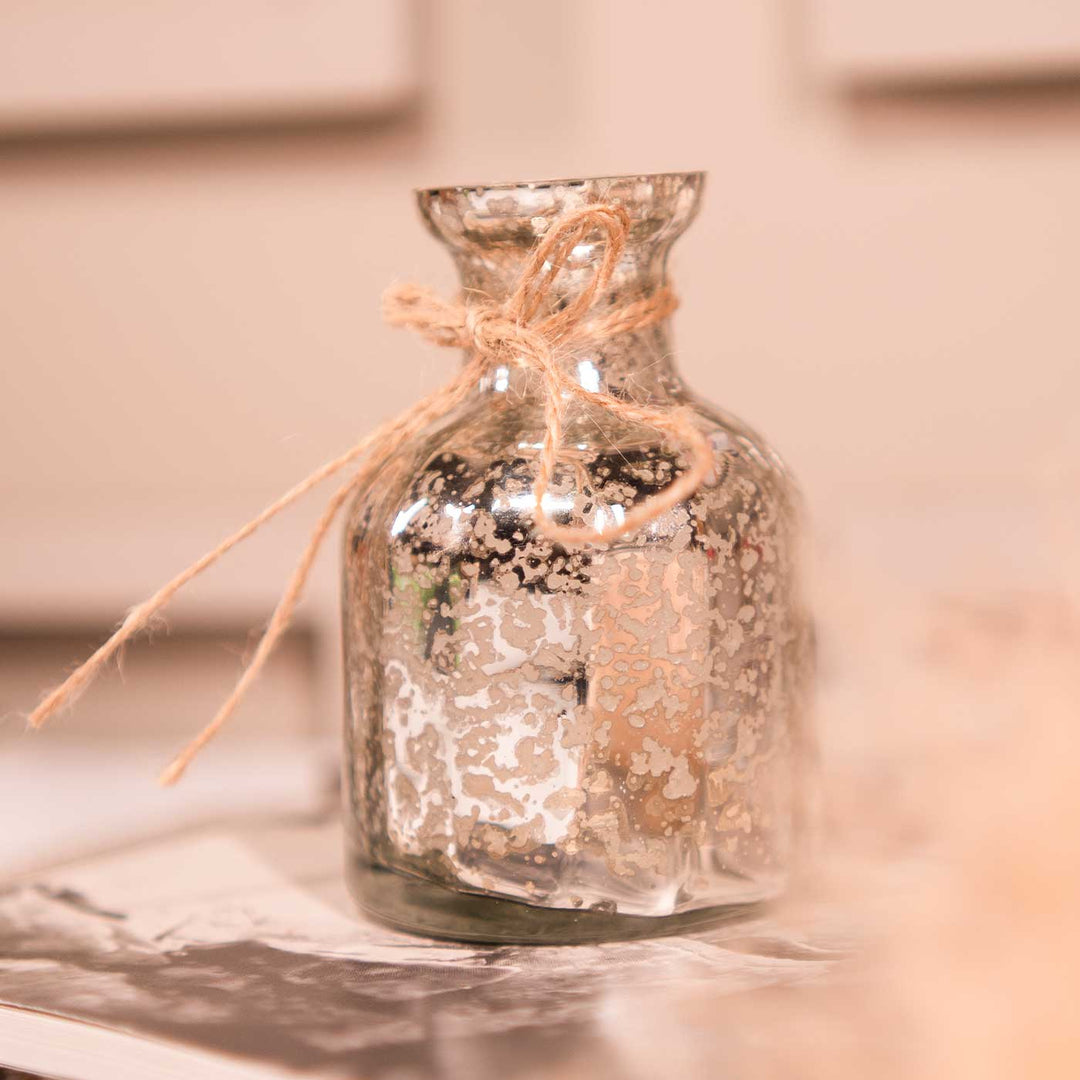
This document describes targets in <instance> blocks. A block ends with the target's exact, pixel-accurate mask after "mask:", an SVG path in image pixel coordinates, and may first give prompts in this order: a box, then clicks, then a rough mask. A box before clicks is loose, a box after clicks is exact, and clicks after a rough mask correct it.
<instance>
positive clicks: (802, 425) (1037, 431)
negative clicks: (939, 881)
mask: <svg viewBox="0 0 1080 1080" xmlns="http://www.w3.org/2000/svg"><path fill="white" fill-rule="evenodd" d="M810 10H811V8H810V7H808V6H807V5H805V4H799V3H795V2H793V0H788V2H782V0H763V2H759V3H737V2H724V3H718V4H712V3H693V2H690V0H670V2H668V3H665V4H663V5H657V4H652V3H644V2H631V0H589V2H577V3H575V2H571V0H557V2H552V3H545V4H544V5H542V6H541V5H526V4H502V3H494V2H491V3H480V2H467V0H454V2H444V3H430V4H429V5H428V8H427V10H426V14H425V22H426V27H425V29H424V32H423V40H424V47H425V51H426V58H425V79H426V81H427V89H426V93H425V95H424V101H423V103H422V105H421V106H420V107H419V108H418V110H417V112H416V113H415V114H414V115H411V116H409V117H406V118H404V119H403V120H401V121H400V122H399V123H396V124H395V123H391V122H386V123H380V124H378V125H374V126H371V127H369V128H363V127H356V128H350V127H341V128H338V129H336V130H313V131H310V132H295V133H292V134H281V133H278V134H274V133H262V134H260V133H257V132H252V133H247V134H244V135H241V136H228V135H224V134H220V135H205V136H190V137H171V138H148V139H136V138H130V139H124V138H113V139H102V140H100V141H99V142H95V141H93V140H82V141H80V142H78V143H64V142H53V143H42V144H40V145H26V144H21V145H15V146H10V147H7V148H3V149H0V155H2V157H0V187H2V194H0V236H2V238H3V239H2V248H0V250H2V256H0V295H2V296H3V302H2V311H0V320H2V324H0V342H2V348H3V383H4V393H3V403H4V409H3V417H4V419H3V423H2V424H0V462H2V463H3V464H2V466H0V493H2V494H0V498H2V500H3V506H4V517H5V520H6V522H7V524H6V526H5V530H4V532H5V535H4V539H3V544H4V545H5V546H4V548H3V553H4V560H3V561H4V563H5V564H6V565H7V567H8V569H7V570H6V571H3V576H2V577H0V593H2V594H4V595H7V596H8V598H9V599H8V601H7V604H6V608H7V610H6V611H5V612H3V614H4V617H5V619H6V621H8V622H9V623H11V624H12V625H14V626H16V627H18V626H21V625H29V624H30V623H33V622H35V621H42V620H45V619H46V617H47V619H48V620H49V621H50V622H52V623H56V622H62V621H63V619H64V613H65V611H66V610H68V609H69V607H70V608H71V609H73V610H74V609H78V610H79V611H80V612H81V614H80V618H81V619H82V620H83V621H84V622H87V621H89V622H94V621H95V620H96V621H97V624H100V625H104V624H105V623H107V622H108V621H111V618H112V615H111V614H109V613H110V612H112V611H113V610H114V609H115V610H116V611H118V610H119V609H120V608H122V607H123V606H125V605H127V604H129V603H131V602H133V601H135V600H137V599H138V598H139V594H140V592H141V591H142V590H145V589H147V588H150V587H152V586H153V585H155V584H156V583H157V582H158V581H159V579H161V578H162V577H163V576H165V575H167V574H169V573H171V572H173V571H174V570H175V569H177V568H178V567H179V566H181V565H183V564H184V562H186V561H189V560H190V559H191V558H194V557H195V556H197V555H198V554H199V553H200V549H201V546H202V544H203V543H204V542H206V543H209V542H212V541H214V540H216V539H217V538H218V537H219V535H220V534H221V533H222V532H223V531H224V530H225V529H226V528H227V527H231V526H232V525H234V524H235V523H237V522H238V521H240V520H241V519H243V518H245V517H246V516H247V515H248V514H249V513H251V512H252V511H253V510H255V509H257V508H258V507H259V506H260V505H261V503H262V501H263V500H264V499H265V498H267V497H269V496H271V495H273V494H275V493H276V492H277V491H278V490H279V489H282V488H284V487H285V486H286V485H287V484H289V483H291V482H292V481H293V480H295V479H297V478H298V477H300V476H302V475H303V474H304V473H305V472H306V471H308V470H309V469H311V468H312V467H314V466H315V465H316V464H318V463H320V462H321V461H322V460H323V459H324V458H326V457H327V456H329V455H331V454H333V453H335V452H336V451H339V450H340V449H341V448H343V447H344V446H346V445H347V444H348V443H349V442H350V440H352V439H353V438H354V437H355V436H356V435H358V434H360V433H362V432H363V431H365V430H366V429H368V428H369V427H371V426H372V425H373V424H374V423H375V422H376V421H378V420H379V419H380V418H383V417H385V416H387V415H389V414H391V413H393V412H394V411H395V410H397V409H399V408H401V407H402V406H404V405H405V404H406V403H408V402H409V401H411V400H413V399H414V398H415V397H416V396H417V395H418V394H420V393H422V392H423V391H424V390H426V389H428V388H431V387H433V386H434V385H435V384H436V383H437V382H438V380H439V379H440V378H442V377H443V375H444V374H445V372H446V371H447V369H448V367H449V366H450V365H451V364H453V363H454V358H453V357H452V356H450V355H443V354H439V353H438V352H437V351H435V350H431V349H428V348H426V347H422V346H419V345H418V344H417V343H416V342H415V341H413V340H410V339H409V338H408V337H407V336H405V335H403V334H401V333H399V332H392V331H390V330H388V329H386V328H384V327H383V326H382V325H380V322H379V316H378V296H379V293H380V291H381V289H382V288H383V286H384V285H385V284H386V283H387V282H388V281H390V280H391V279H393V278H395V277H399V278H404V277H410V278H411V277H416V278H418V279H420V280H425V281H431V282H434V283H437V284H441V285H443V286H447V287H449V286H450V285H451V283H452V277H451V273H450V270H449V266H448V263H447V260H446V259H445V257H444V256H443V254H442V253H441V252H440V251H439V250H438V248H437V247H436V245H435V243H434V242H433V241H432V240H431V239H430V238H428V237H427V235H426V234H425V233H424V232H423V230H422V229H421V227H420V225H419V223H418V221H417V218H416V215H415V212H414V210H413V206H412V202H411V197H410V194H409V189H410V188H411V187H413V186H417V185H429V184H436V183H449V182H471V181H482V180H497V179H508V178H529V177H533V178H538V177H549V176H559V175H581V174H607V173H617V172H636V171H654V170H673V169H682V168H705V169H708V170H709V171H710V187H709V191H708V195H707V200H706V207H705V211H704V213H703V215H702V217H701V219H700V220H699V222H698V223H697V224H696V225H695V226H694V227H693V228H692V229H691V231H690V233H688V235H687V236H686V237H685V238H684V240H683V241H682V242H681V244H680V246H679V248H678V250H677V253H676V257H675V263H674V269H675V274H676V279H677V282H678V285H679V287H680V289H681V291H682V293H683V297H684V301H685V304H684V308H683V311H682V312H681V313H680V314H679V316H678V323H677V328H678V344H679V347H680V350H681V363H682V368H683V370H684V372H685V374H686V375H687V376H688V378H689V379H690V380H691V381H692V382H693V384H694V385H695V386H696V387H697V388H698V389H699V390H700V391H701V392H702V393H704V394H705V395H707V396H708V397H710V398H712V399H714V400H715V401H717V402H719V403H721V404H723V405H724V406H726V407H728V408H730V409H731V410H733V411H735V412H737V413H739V414H741V415H742V416H744V417H745V418H746V419H748V420H749V421H751V422H752V423H753V424H754V425H755V426H756V427H758V428H760V429H761V430H763V431H765V432H767V433H768V435H769V436H770V437H771V438H772V440H773V441H774V443H775V444H776V445H777V446H778V447H779V448H780V450H781V451H782V452H783V453H784V454H785V455H786V456H787V457H788V458H789V459H790V461H791V462H792V463H793V465H794V467H795V470H796V472H797V473H798V475H799V476H800V477H801V478H802V481H803V485H804V487H805V489H806V491H807V494H808V496H809V500H810V504H811V506H812V508H813V510H814V513H815V516H816V518H817V522H818V531H819V535H821V536H823V537H824V538H825V542H826V545H828V544H835V545H840V546H842V545H843V544H850V543H852V542H853V541H852V539H851V538H852V537H863V538H864V539H865V540H866V544H865V545H864V546H863V547H862V548H861V549H860V550H861V551H862V552H863V557H865V558H870V559H872V560H873V559H877V560H879V561H880V562H881V564H882V565H883V566H884V567H885V568H886V569H888V567H889V564H890V560H896V559H900V558H903V559H905V560H910V559H911V558H914V562H915V565H916V569H915V570H911V568H910V567H907V568H906V569H905V570H904V573H906V574H914V576H915V577H916V578H919V577H920V576H921V577H925V579H926V580H927V581H932V582H933V583H934V584H942V583H944V584H946V585H947V584H948V577H949V575H950V574H952V573H957V574H960V575H965V574H971V573H972V572H973V571H972V567H973V566H975V567H979V568H980V569H979V571H978V572H979V573H981V574H983V575H984V576H986V575H989V574H991V573H997V572H999V570H1000V567H1002V566H1004V567H1006V568H1008V567H1010V566H1011V567H1012V569H1014V570H1016V571H1017V573H1018V578H1017V580H1018V581H1020V582H1021V583H1031V582H1034V583H1035V584H1041V583H1043V578H1045V577H1047V575H1046V574H1044V573H1043V570H1042V569H1040V568H1038V567H1036V568H1035V569H1034V570H1032V569H1031V567H1030V566H1028V567H1024V566H1020V565H1019V563H1020V559H1019V557H1018V556H1017V554H1016V548H1017V545H1018V544H1020V545H1022V544H1023V543H1024V541H1025V537H1027V538H1028V540H1029V542H1031V543H1035V544H1036V545H1037V544H1038V543H1040V542H1041V541H1040V540H1039V539H1038V538H1037V537H1033V535H1032V534H1033V532H1034V531H1035V530H1033V529H1031V528H1029V527H1028V525H1029V524H1030V520H1029V522H1028V525H1025V523H1024V521H1022V520H1020V518H1019V517H1018V515H1013V514H1010V513H1009V512H1008V511H1007V507H1008V506H1009V505H1010V503H1012V502H1013V501H1014V500H1018V501H1019V503H1020V504H1021V505H1023V506H1027V505H1029V503H1030V502H1031V500H1032V499H1033V498H1034V497H1035V495H1037V494H1038V493H1039V492H1040V491H1045V490H1046V488H1047V485H1048V484H1052V483H1057V482H1058V481H1064V482H1065V483H1066V484H1067V487H1066V488H1065V490H1066V491H1067V492H1068V493H1069V498H1070V499H1071V493H1072V492H1074V491H1075V490H1076V487H1077V486H1078V485H1077V469H1076V465H1077V457H1078V455H1077V450H1078V448H1080V445H1078V441H1077V439H1076V437H1075V436H1073V434H1072V431H1073V426H1074V422H1073V416H1074V410H1075V404H1074V403H1075V401H1076V399H1077V397H1078V396H1080V364H1078V362H1077V360H1078V352H1080V346H1078V343H1077V331H1076V325H1077V306H1076V292H1077V289H1076V283H1077V281H1078V280H1080V199H1078V198H1077V192H1078V191H1080V140H1078V139H1077V137H1076V132H1077V130H1078V124H1080V84H1073V85H1061V86H1058V87H1056V88H1043V89H1035V90H1030V89H1029V90H1023V91H1016V92H1010V91H1005V90H988V91H986V92H983V93H980V92H977V91H971V92H965V93H948V92H946V93H941V94H936V95H934V94H916V93H912V94H908V95H897V96H893V97H884V96H881V97H872V96H866V95H864V96H861V97H850V96H848V97H845V96H844V95H843V94H842V93H841V92H839V91H837V90H836V89H835V88H832V89H830V88H826V87H823V86H821V85H818V84H816V83H815V81H814V80H813V78H812V77H811V76H810V74H809V72H810V70H811V67H812V65H811V64H810V63H809V62H808V57H807V54H806V48H807V40H808V38H807V26H806V18H807V13H808V11H810ZM1055 478H1056V479H1055ZM310 509H311V508H310V506H309V508H308V513H309V514H310ZM901 518H902V519H903V520H900V519H901ZM117 522H122V523H123V525H122V528H123V529H124V530H125V531H127V530H132V529H133V530H134V531H135V536H134V538H132V537H130V536H129V537H127V538H126V539H124V540H120V539H118V531H119V529H120V528H121V526H120V525H117V524H116V523H117ZM302 528H303V513H302V512H301V513H300V514H298V515H296V516H294V518H293V519H292V520H291V521H290V522H289V523H286V524H285V525H283V527H282V528H281V530H280V531H279V532H277V533H275V534H273V536H272V537H270V538H268V539H266V540H264V541H261V542H260V544H258V545H256V546H255V547H254V549H253V551H252V553H251V554H250V555H247V554H244V553H238V554H237V555H236V556H234V557H233V560H232V562H230V564H229V566H228V567H223V568H222V569H221V570H220V571H217V572H216V574H215V576H214V578H213V580H212V581H211V582H209V583H208V584H207V585H206V586H205V587H203V588H202V591H201V592H200V590H196V592H195V598H194V599H193V600H191V601H190V602H189V603H190V604H192V605H194V607H193V610H194V609H195V608H197V607H198V604H199V602H200V601H199V597H200V596H201V597H203V602H204V607H205V610H206V611H209V612H210V613H211V614H214V613H215V612H223V611H227V610H229V608H230V605H231V604H233V603H234V602H236V597H237V595H238V594H240V593H242V599H243V601H244V603H243V605H242V608H243V611H244V613H245V617H247V616H248V615H249V614H251V613H254V612H256V611H258V610H262V609H264V608H265V605H266V604H268V603H270V602H271V600H272V593H273V589H274V587H275V586H276V584H277V583H278V582H279V580H280V577H281V575H282V574H283V573H284V572H285V570H286V569H287V568H288V566H289V565H290V563H291V560H292V558H293V551H294V549H295V547H296V545H297V544H298V543H299V538H300V534H301V532H302ZM890 537H891V539H890ZM898 538H899V539H898ZM118 544H119V545H120V546H121V549H122V552H123V554H122V557H121V558H118V559H113V558H112V557H111V555H110V552H113V551H115V550H116V546H117V545H118ZM890 544H891V547H890V546H889V545H890ZM935 545H936V547H935ZM913 549H917V551H918V552H921V554H916V555H915V556H912V550H913ZM88 551H89V552H92V557H90V556H88V555H87V552H88ZM879 551H880V553H879ZM941 551H946V552H947V555H946V556H942V557H941V558H938V557H937V555H940V553H941ZM935 552H936V554H935ZM1046 558H1047V559H1049V560H1050V562H1051V563H1052V562H1053V559H1054V554H1053V551H1052V550H1051V551H1050V553H1049V554H1048V555H1047V556H1046ZM1044 561H1045V560H1044ZM104 564H108V569H103V565H104ZM332 564H333V559H332V558H330V559H328V560H326V566H324V567H323V568H322V571H321V577H320V579H319V581H318V583H317V585H316V590H315V591H316V599H315V603H314V606H313V608H312V611H314V612H315V615H314V616H312V617H313V618H314V619H315V621H316V622H319V623H320V625H326V626H330V625H331V622H332V610H333V594H334V588H335V585H334V580H333V579H334V573H333V565H332ZM245 567H246V568H245ZM69 601H70V603H69Z"/></svg>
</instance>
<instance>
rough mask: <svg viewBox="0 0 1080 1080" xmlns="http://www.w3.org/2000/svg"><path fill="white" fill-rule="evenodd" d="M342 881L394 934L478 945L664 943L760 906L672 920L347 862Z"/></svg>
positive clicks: (758, 909)
mask: <svg viewBox="0 0 1080 1080" xmlns="http://www.w3.org/2000/svg"><path fill="white" fill-rule="evenodd" d="M347 878H348V885H349V891H350V892H351V893H352V896H353V899H354V900H355V901H356V903H357V905H358V906H359V907H360V909H361V910H362V911H363V912H364V913H365V914H366V915H369V916H371V917H372V918H373V919H376V920H377V921H379V922H381V923H384V924H386V925H387V926H390V927H392V928H393V929H394V930H403V931H405V932H406V933H410V934H422V935H424V936H426V937H435V938H448V939H451V940H454V941H473V942H478V943H483V944H507V945H509V944H518V945H586V944H592V943H596V942H601V941H631V940H634V939H640V938H651V937H665V936H668V935H671V934H685V933H692V932H696V931H699V930H707V929H709V928H711V927H714V926H718V925H721V924H726V923H731V922H736V921H739V920H742V919H747V918H750V917H751V916H754V915H758V914H760V913H761V911H762V908H763V906H764V903H765V902H764V901H753V902H749V903H733V904H724V905H719V906H714V907H708V908H701V909H698V910H696V911H686V912H681V913H679V914H676V915H659V916H647V915H620V914H618V913H614V914H612V913H609V912H604V911H590V910H588V909H585V910H581V911H574V910H569V909H566V908H544V907H537V906H535V905H532V904H526V903H522V902H520V901H517V900H508V899H501V898H498V897H493V896H483V895H480V894H478V893H468V892H461V891H458V890H456V889H450V888H447V887H446V886H444V885H439V884H437V883H435V882H433V881H427V880H425V879H424V878H420V877H415V876H413V875H411V874H402V873H398V872H397V871H394V870H388V869H387V868H386V867H383V866H376V865H373V864H371V863H368V862H364V861H360V860H357V859H350V860H349V862H348V870H347Z"/></svg>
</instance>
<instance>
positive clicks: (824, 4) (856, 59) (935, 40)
mask: <svg viewBox="0 0 1080 1080" xmlns="http://www.w3.org/2000/svg"><path fill="white" fill-rule="evenodd" d="M807 8H808V13H809V20H810V26H811V28H812V31H813V38H814V54H815V61H816V63H817V64H818V66H819V67H820V69H821V70H822V72H823V73H824V74H825V75H826V77H829V78H832V79H834V80H839V81H851V82H857V83H860V84H873V83H879V82H888V83H898V82H899V83H919V82H924V81H930V82H939V83H941V82H944V83H951V82H971V81H988V82H989V81H1007V80H1010V79H1024V80H1031V79H1046V78H1060V77H1063V76H1073V77H1075V78H1078V79H1080V4H1077V3H1076V0H879V2H876V3H875V2H868V0H807Z"/></svg>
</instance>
